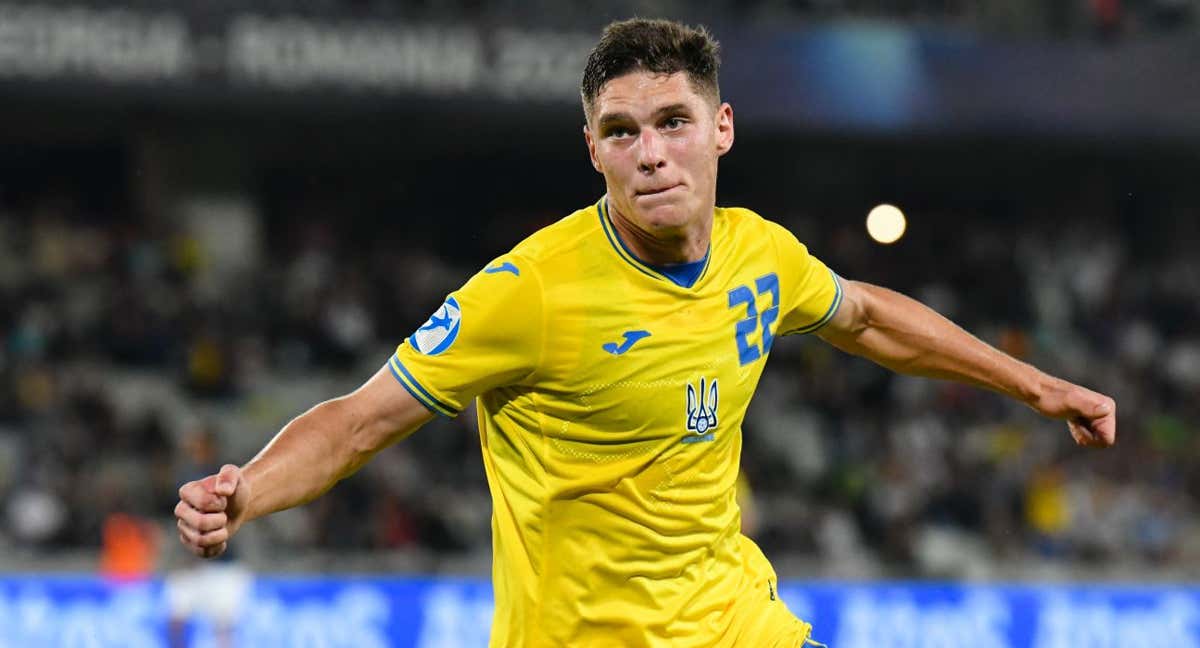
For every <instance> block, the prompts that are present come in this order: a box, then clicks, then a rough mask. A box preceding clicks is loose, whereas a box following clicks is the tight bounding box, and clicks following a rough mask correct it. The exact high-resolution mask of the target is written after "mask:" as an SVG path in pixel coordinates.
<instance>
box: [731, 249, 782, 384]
mask: <svg viewBox="0 0 1200 648" xmlns="http://www.w3.org/2000/svg"><path fill="white" fill-rule="evenodd" d="M754 287H755V288H757V289H758V294H759V295H765V294H767V293H771V306H770V307H769V308H767V309H766V310H764V311H763V312H762V314H761V315H760V314H759V312H758V306H756V305H755V295H754V292H752V291H751V290H750V287H749V286H738V287H737V288H734V289H733V290H730V291H729V307H730V308H735V307H737V306H741V305H743V304H745V306H746V319H744V320H741V321H739V322H738V323H737V325H736V326H735V327H734V339H735V340H736V341H737V349H738V362H740V363H741V364H742V365H748V364H750V363H751V362H754V361H755V360H758V359H759V358H761V357H762V356H764V355H766V354H767V353H769V352H770V351H771V343H772V342H774V341H775V335H774V334H773V333H771V325H772V324H774V323H775V321H776V320H777V319H779V277H777V276H775V273H774V272H772V273H771V274H766V275H763V276H761V277H759V278H758V279H755V280H754ZM760 326H761V327H762V351H761V352H760V351H759V350H758V347H757V346H755V345H752V344H750V341H749V340H747V339H746V336H748V335H750V334H751V333H753V332H754V331H755V330H756V329H758V328H759V327H760Z"/></svg>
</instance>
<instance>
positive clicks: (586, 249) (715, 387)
mask: <svg viewBox="0 0 1200 648" xmlns="http://www.w3.org/2000/svg"><path fill="white" fill-rule="evenodd" d="M841 295H842V293H841V287H840V284H839V280H838V278H837V277H836V276H835V275H834V274H833V273H832V272H831V271H830V270H829V269H828V268H827V267H826V266H825V265H824V264H823V263H821V261H819V260H818V259H816V258H815V257H813V256H812V255H810V254H809V253H808V250H807V249H806V248H805V246H804V245H802V244H801V243H800V242H799V241H797V240H796V238H795V237H794V236H793V235H792V234H791V233H790V232H788V231H787V230H785V229H784V228H782V227H780V226H779V225H777V224H775V223H772V222H770V221H767V220H765V219H763V218H761V217H760V216H758V215H757V214H755V213H753V212H751V211H749V210H746V209H740V208H717V209H716V210H715V212H714V216H713V230H712V242H711V245H710V249H709V253H708V262H707V265H706V266H705V267H704V268H703V270H702V271H701V272H700V274H699V276H698V278H697V279H696V280H695V282H694V283H693V284H691V285H690V286H683V285H679V284H677V283H675V281H674V280H673V279H671V278H670V277H669V276H667V275H664V274H662V273H661V272H659V271H657V270H656V269H655V268H653V267H651V266H649V265H647V264H645V263H642V262H641V261H640V260H639V259H637V258H636V257H635V256H634V255H633V254H632V253H631V252H630V251H629V250H628V249H627V248H626V247H625V246H624V244H623V243H622V242H621V240H620V238H619V237H618V235H617V233H616V231H615V230H614V228H613V226H612V223H611V221H610V219H609V216H608V214H607V212H606V204H605V201H604V200H603V199H602V200H601V201H600V202H599V203H597V204H596V205H594V206H591V207H589V208H586V209H582V210H579V211H577V212H575V213H574V214H571V215H570V216H568V217H566V218H564V219H563V220H561V221H559V222H557V223H555V224H553V225H550V226H548V227H546V228H544V229H542V230H540V231H539V232H537V233H535V234H534V235H532V236H531V237H529V238H528V239H526V240H525V241H523V242H522V243H520V244H518V245H517V246H516V247H515V248H514V249H513V250H512V251H511V252H509V253H508V254H505V255H503V256H501V257H499V258H497V259H495V260H494V261H492V262H491V263H489V264H488V265H487V266H486V267H484V269H483V270H481V271H480V272H479V273H478V274H476V275H475V276H473V277H472V278H471V279H470V280H469V281H467V283H466V284H465V285H464V286H463V287H462V288H461V289H459V290H457V291H455V292H453V293H451V294H450V295H449V297H447V299H446V301H445V303H443V304H442V306H441V307H440V308H439V309H438V310H437V312H436V313H435V314H434V315H433V317H431V318H430V319H429V321H427V322H426V323H425V324H424V325H422V326H421V327H420V328H419V329H418V330H417V331H416V332H415V333H413V334H412V335H411V336H410V337H409V338H408V339H406V340H405V341H404V342H403V343H402V344H401V345H400V346H399V348H398V350H397V351H396V353H395V355H394V356H393V357H392V358H391V359H390V366H391V369H392V372H393V373H394V374H395V375H396V378H397V379H398V380H399V381H400V382H401V383H402V384H403V385H404V387H405V388H406V389H407V390H408V391H409V392H411V393H412V394H413V396H415V397H416V398H417V399H418V400H420V401H421V402H422V403H423V404H424V405H425V406H426V407H428V408H429V409H431V410H433V411H435V412H437V413H440V414H443V415H447V416H454V415H456V414H457V413H458V412H460V411H461V410H462V409H463V408H464V407H466V405H467V404H468V403H470V402H471V400H472V399H478V415H479V434H480V441H481V443H482V446H483V458H484V466H485V469H486V472H487V476H488V481H489V486H490V489H491V494H492V503H493V516H492V528H493V545H494V547H493V549H494V564H493V585H494V587H495V593H496V613H495V620H494V624H493V628H492V645H494V646H542V645H555V646H558V645H570V646H576V645H578V646H610V645H611V646H705V647H711V646H722V645H729V643H728V642H729V641H731V639H730V637H731V636H733V635H732V634H731V630H730V628H731V626H732V625H733V624H734V623H735V620H734V619H733V618H731V614H730V612H729V610H730V609H731V606H732V603H733V602H734V601H735V600H736V599H737V598H738V597H739V595H743V594H744V593H745V592H746V591H747V590H748V588H750V587H751V586H753V584H752V583H748V582H747V577H746V574H747V567H746V565H745V564H744V563H745V561H746V558H745V555H746V552H745V551H744V550H743V549H744V548H743V543H744V542H746V541H745V539H744V538H743V537H742V536H741V533H740V513H739V510H738V507H737V503H736V496H735V490H736V489H735V483H736V480H737V476H738V464H739V460H740V453H741V425H742V419H743V417H744V416H745V413H746V408H747V406H748V405H749V402H750V398H751V396H752V395H753V393H754V390H755V387H756V386H757V384H758V380H759V376H760V375H761V374H762V370H763V365H764V364H765V361H766V358H767V355H768V354H769V353H770V351H771V348H772V345H773V344H774V341H775V339H776V338H777V337H779V336H781V335H787V334H791V333H797V334H799V333H809V332H813V331H816V330H817V329H819V328H820V327H821V326H822V325H824V324H825V323H827V322H828V321H829V320H830V319H831V318H832V317H833V315H834V313H835V312H836V311H837V308H838V305H839V304H840V301H841Z"/></svg>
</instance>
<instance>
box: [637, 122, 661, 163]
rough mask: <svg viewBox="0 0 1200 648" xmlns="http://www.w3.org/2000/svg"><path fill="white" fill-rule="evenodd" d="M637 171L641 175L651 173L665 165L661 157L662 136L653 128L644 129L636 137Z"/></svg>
mask: <svg viewBox="0 0 1200 648" xmlns="http://www.w3.org/2000/svg"><path fill="white" fill-rule="evenodd" d="M637 162H638V170H639V171H641V172H642V173H653V172H654V170H655V169H661V168H663V167H664V166H666V164H667V160H666V158H665V157H663V141H662V134H660V133H659V132H658V131H657V130H655V129H653V128H646V129H643V130H642V133H641V134H640V135H639V136H638V158H637Z"/></svg>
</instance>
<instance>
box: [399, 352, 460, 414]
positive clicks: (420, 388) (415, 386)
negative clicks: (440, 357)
mask: <svg viewBox="0 0 1200 648" xmlns="http://www.w3.org/2000/svg"><path fill="white" fill-rule="evenodd" d="M388 368H389V369H391V370H392V375H393V376H395V377H396V380H398V381H400V385H401V386H403V387H404V389H406V390H408V393H410V394H412V397H413V398H415V399H417V401H418V402H420V403H421V404H422V405H424V406H425V408H426V409H428V410H429V411H431V412H433V413H434V414H441V415H442V416H445V417H447V418H454V417H455V416H458V415H459V410H457V409H455V408H453V407H451V406H450V405H447V404H446V403H444V402H442V401H440V400H438V399H437V398H436V397H435V396H434V395H433V394H432V393H430V391H429V390H428V389H426V388H425V387H424V385H422V384H421V383H420V382H419V381H418V380H417V379H416V378H415V377H413V375H412V373H411V372H410V371H409V370H408V369H407V368H405V366H404V363H402V362H400V356H399V355H397V354H395V353H393V354H392V357H391V358H389V359H388Z"/></svg>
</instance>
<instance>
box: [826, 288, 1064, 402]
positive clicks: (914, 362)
mask: <svg viewBox="0 0 1200 648" xmlns="http://www.w3.org/2000/svg"><path fill="white" fill-rule="evenodd" d="M854 283H855V286H854V288H855V289H856V291H857V292H859V294H860V295H861V298H860V299H859V300H857V302H856V303H855V304H853V305H852V308H857V309H860V312H857V313H853V314H850V317H848V321H850V322H852V324H851V325H849V326H846V327H843V328H840V329H839V328H836V327H828V329H829V330H828V332H826V331H822V337H824V338H825V339H826V340H828V341H829V342H831V343H832V344H834V345H835V346H837V347H838V348H840V349H842V350H844V351H847V352H850V353H854V354H856V355H860V356H863V357H866V358H869V359H871V360H873V361H875V362H877V363H879V364H881V365H883V366H885V367H887V368H889V369H891V370H893V371H897V372H900V373H905V374H910V375H917V376H925V377H930V378H944V379H950V380H956V381H959V382H966V383H970V384H973V385H977V386H980V387H985V388H988V389H991V390H994V391H997V392H1000V393H1002V394H1006V395H1008V396H1011V397H1013V398H1015V399H1018V400H1020V401H1022V402H1025V403H1029V404H1033V403H1034V402H1036V400H1037V399H1038V398H1039V397H1040V395H1041V394H1043V393H1045V392H1046V391H1047V390H1048V389H1053V388H1055V387H1056V386H1057V385H1058V384H1059V383H1062V382H1063V381H1061V380H1059V379H1057V378H1054V377H1052V376H1049V375H1047V374H1045V373H1043V372H1041V371H1039V370H1038V369H1036V368H1035V367H1033V366H1031V365H1028V364H1026V363H1024V362H1021V361H1019V360H1016V359H1015V358H1013V357H1012V356H1009V355H1007V354H1005V353H1003V352H1001V351H999V350H998V349H995V348H994V347H992V346H990V345H988V344H986V343H984V342H983V341H981V340H979V339H978V338H976V337H975V336H973V335H971V334H970V333H967V332H966V331H964V330H963V329H962V328H960V327H958V326H957V325H955V324H954V323H953V322H951V321H950V320H948V319H946V318H945V317H942V316H941V315H939V314H938V313H937V312H935V311H934V310H932V309H930V308H929V307H927V306H925V305H923V304H921V303H920V302H917V301H916V300H913V299H910V298H909V297H906V296H904V295H902V294H900V293H897V292H895V291H892V290H888V289H886V288H882V287H879V286H874V285H871V284H865V283H861V282H854Z"/></svg>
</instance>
